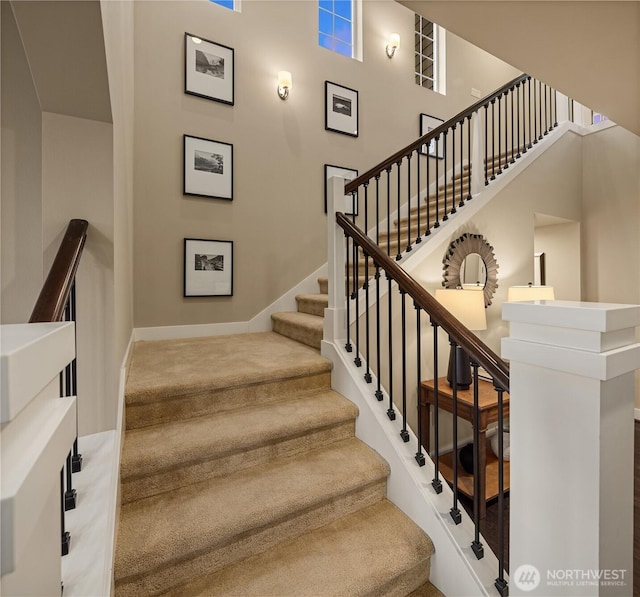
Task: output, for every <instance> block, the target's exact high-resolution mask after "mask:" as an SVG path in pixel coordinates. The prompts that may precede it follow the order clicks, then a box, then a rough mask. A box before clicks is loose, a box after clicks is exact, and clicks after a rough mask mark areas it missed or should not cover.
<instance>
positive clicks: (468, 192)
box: [460, 112, 480, 205]
mask: <svg viewBox="0 0 640 597" xmlns="http://www.w3.org/2000/svg"><path fill="white" fill-rule="evenodd" d="M479 114H480V113H479V112H478V118H480V116H479ZM467 156H468V159H467V163H468V164H469V167H468V168H467V186H468V188H467V201H471V199H473V196H472V195H471V115H469V116H467ZM460 204H461V205H462V201H461V202H460Z"/></svg>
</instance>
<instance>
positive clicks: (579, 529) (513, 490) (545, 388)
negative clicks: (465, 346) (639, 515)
mask: <svg viewBox="0 0 640 597" xmlns="http://www.w3.org/2000/svg"><path fill="white" fill-rule="evenodd" d="M503 318H504V319H505V320H508V321H509V322H510V337H509V338H505V339H503V340H502V356H503V357H505V358H508V359H510V380H511V381H510V401H509V402H510V405H509V406H510V413H509V426H510V457H511V462H510V556H509V563H510V581H509V593H510V594H511V595H532V596H535V595H545V596H546V597H551V596H554V595H576V596H578V595H579V596H581V597H587V596H591V595H594V596H595V595H620V596H622V595H630V594H631V593H632V588H633V573H632V567H633V442H634V418H633V415H634V371H635V370H636V369H638V368H640V344H638V343H637V341H636V337H635V328H636V327H637V326H640V306H638V305H612V304H600V303H581V302H572V301H529V302H521V303H504V305H503Z"/></svg>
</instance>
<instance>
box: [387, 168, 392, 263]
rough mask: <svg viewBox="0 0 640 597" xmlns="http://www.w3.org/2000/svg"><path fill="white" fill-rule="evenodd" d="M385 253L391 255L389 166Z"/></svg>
mask: <svg viewBox="0 0 640 597" xmlns="http://www.w3.org/2000/svg"><path fill="white" fill-rule="evenodd" d="M387 255H388V256H389V257H391V166H389V167H388V168H387Z"/></svg>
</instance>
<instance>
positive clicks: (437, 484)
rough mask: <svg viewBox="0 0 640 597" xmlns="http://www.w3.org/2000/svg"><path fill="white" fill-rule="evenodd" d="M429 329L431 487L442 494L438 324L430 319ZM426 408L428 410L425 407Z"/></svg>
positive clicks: (428, 449) (427, 447) (428, 447)
mask: <svg viewBox="0 0 640 597" xmlns="http://www.w3.org/2000/svg"><path fill="white" fill-rule="evenodd" d="M430 320H431V327H432V328H433V380H434V383H433V466H434V472H433V480H432V481H431V486H432V487H433V489H434V491H435V492H436V493H442V481H440V413H439V410H438V408H439V406H438V398H439V395H440V390H439V388H438V385H439V381H438V327H439V326H438V324H437V323H436V322H435V321H434V320H433V318H430ZM426 408H429V406H428V405H427V407H426ZM425 447H426V450H427V452H429V451H430V450H431V446H425Z"/></svg>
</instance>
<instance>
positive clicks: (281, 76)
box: [278, 70, 293, 89]
mask: <svg viewBox="0 0 640 597" xmlns="http://www.w3.org/2000/svg"><path fill="white" fill-rule="evenodd" d="M292 86H293V80H292V78H291V73H290V72H289V71H288V70H281V71H280V72H279V73H278V87H288V88H289V89H291V87H292Z"/></svg>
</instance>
